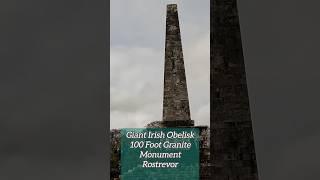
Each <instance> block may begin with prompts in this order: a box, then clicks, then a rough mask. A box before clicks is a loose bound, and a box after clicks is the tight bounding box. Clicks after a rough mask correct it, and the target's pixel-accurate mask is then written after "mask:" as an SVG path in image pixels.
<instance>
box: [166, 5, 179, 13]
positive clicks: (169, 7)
mask: <svg viewBox="0 0 320 180" xmlns="http://www.w3.org/2000/svg"><path fill="white" fill-rule="evenodd" d="M177 9H178V6H177V4H168V5H167V10H168V11H177Z"/></svg>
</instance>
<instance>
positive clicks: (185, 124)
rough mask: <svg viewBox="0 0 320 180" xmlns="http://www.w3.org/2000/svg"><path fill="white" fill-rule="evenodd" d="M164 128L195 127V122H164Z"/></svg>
mask: <svg viewBox="0 0 320 180" xmlns="http://www.w3.org/2000/svg"><path fill="white" fill-rule="evenodd" d="M162 124H163V126H164V127H190V126H194V121H193V120H177V121H162Z"/></svg>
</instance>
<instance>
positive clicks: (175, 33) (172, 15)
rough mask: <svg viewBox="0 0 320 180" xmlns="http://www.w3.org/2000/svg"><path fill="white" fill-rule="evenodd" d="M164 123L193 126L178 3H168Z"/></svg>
mask: <svg viewBox="0 0 320 180" xmlns="http://www.w3.org/2000/svg"><path fill="white" fill-rule="evenodd" d="M162 121H163V124H164V126H166V127H179V126H192V125H193V124H194V123H193V121H192V120H191V118H190V109H189V99H188V90H187V81H186V75H185V68H184V60H183V53H182V44H181V35H180V26H179V18H178V10H177V5H176V4H169V5H167V17H166V41H165V68H164V93H163V118H162Z"/></svg>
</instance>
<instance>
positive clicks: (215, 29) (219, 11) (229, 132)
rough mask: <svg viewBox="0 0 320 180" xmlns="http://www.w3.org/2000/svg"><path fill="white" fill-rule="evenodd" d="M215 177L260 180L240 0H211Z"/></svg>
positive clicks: (213, 157) (218, 179)
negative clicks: (240, 21)
mask: <svg viewBox="0 0 320 180" xmlns="http://www.w3.org/2000/svg"><path fill="white" fill-rule="evenodd" d="M210 26H211V37H210V44H211V47H210V50H211V65H210V69H211V76H210V78H211V80H210V82H211V83H210V101H211V104H210V106H211V107H210V108H211V110H210V116H211V117H210V128H211V138H210V142H211V143H210V154H211V162H212V168H211V170H212V171H211V176H212V177H211V179H214V180H258V172H257V163H256V155H255V147H254V138H253V130H252V122H251V117H250V107H249V98H248V90H247V83H246V72H245V64H244V58H243V54H242V53H243V52H242V43H241V34H240V25H239V17H238V11H237V3H236V0H211V20H210Z"/></svg>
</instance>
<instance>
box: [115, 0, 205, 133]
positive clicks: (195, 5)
mask: <svg viewBox="0 0 320 180" xmlns="http://www.w3.org/2000/svg"><path fill="white" fill-rule="evenodd" d="M169 3H177V4H178V13H179V21H180V28H181V36H182V47H183V53H184V61H185V68H186V76H187V85H188V91H189V99H190V108H191V118H192V119H193V120H195V123H196V124H197V125H209V124H210V123H209V109H210V106H209V97H210V96H209V83H210V81H209V80H210V77H209V73H210V71H209V65H210V59H209V58H210V54H209V53H210V50H209V47H210V42H209V36H210V35H209V33H210V26H209V21H210V16H209V15H210V9H209V0H202V1H194V0H184V1H178V0H162V1H150V0H135V1H131V0H111V19H110V23H111V25H110V27H111V28H110V30H111V32H110V33H111V34H110V37H111V42H110V46H111V47H110V55H111V56H110V57H111V59H110V69H111V72H110V75H111V77H110V78H111V80H110V81H111V82H110V93H111V102H110V103H111V107H110V114H111V120H110V121H111V122H110V128H125V127H143V126H145V125H146V124H147V123H149V122H152V121H158V120H161V119H162V97H163V71H164V70H163V69H164V46H165V19H166V5H167V4H169Z"/></svg>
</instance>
